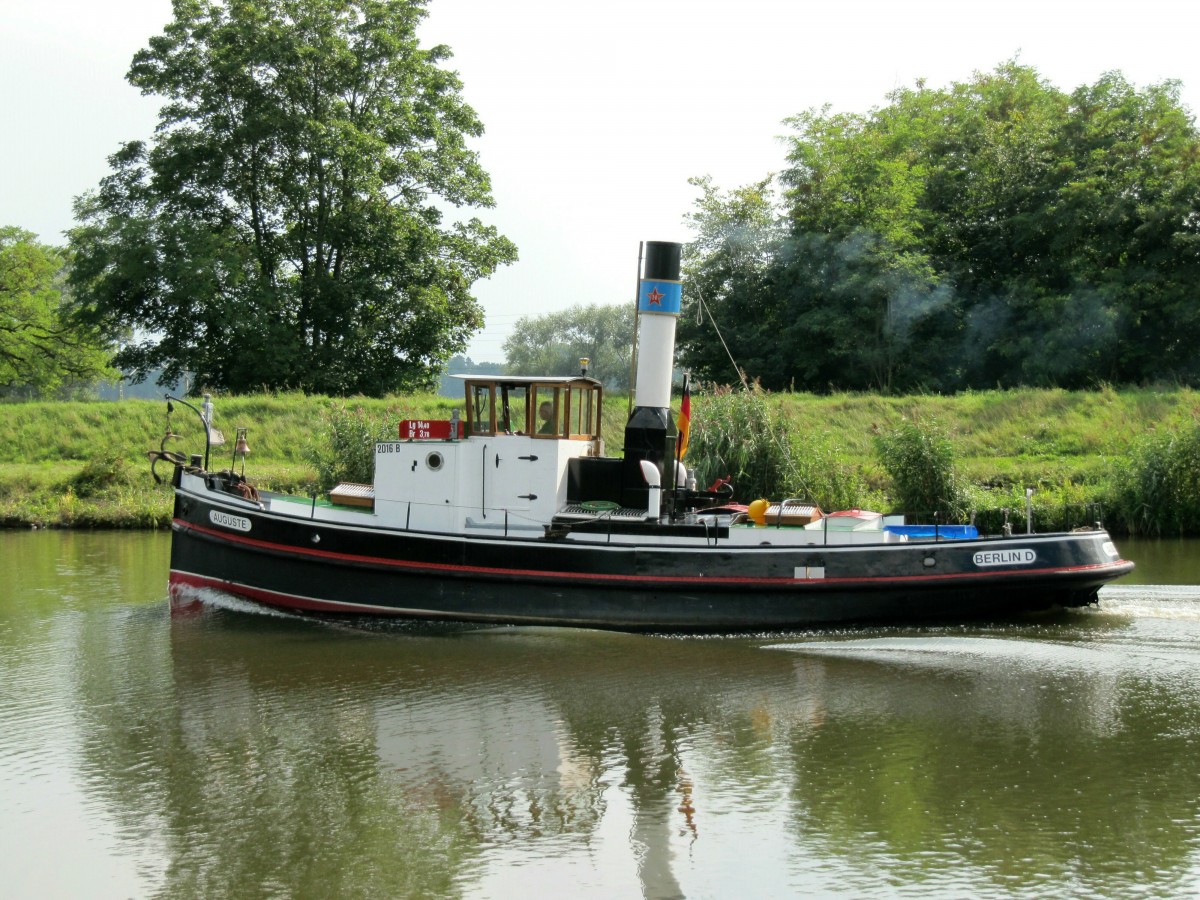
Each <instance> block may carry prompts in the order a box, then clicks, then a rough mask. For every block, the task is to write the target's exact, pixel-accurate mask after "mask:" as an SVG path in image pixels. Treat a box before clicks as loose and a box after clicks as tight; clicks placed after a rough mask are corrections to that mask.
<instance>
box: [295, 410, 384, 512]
mask: <svg viewBox="0 0 1200 900" xmlns="http://www.w3.org/2000/svg"><path fill="white" fill-rule="evenodd" d="M323 420H324V421H323V422H322V425H321V428H320V429H319V431H318V432H317V434H316V437H315V438H314V440H313V441H312V443H310V444H309V445H308V447H306V448H305V453H304V458H305V459H306V460H307V461H308V462H309V463H311V464H312V465H313V467H315V468H316V470H317V485H318V488H319V489H320V490H322V491H329V490H331V489H333V488H334V487H336V486H337V485H338V484H340V483H341V482H343V481H350V482H355V483H357V484H370V483H371V482H372V481H373V480H374V478H375V442H376V441H388V440H394V439H395V437H396V432H395V426H394V424H392V417H391V416H390V415H388V414H384V415H383V416H381V417H375V416H370V415H368V414H367V413H366V412H364V411H363V409H362V408H361V407H360V408H358V409H356V410H354V411H353V412H352V411H350V410H349V409H347V408H346V406H345V404H336V405H334V406H331V407H330V408H329V409H328V410H327V411H326V412H325V414H324V416H323Z"/></svg>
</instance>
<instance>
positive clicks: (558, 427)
mask: <svg viewBox="0 0 1200 900" xmlns="http://www.w3.org/2000/svg"><path fill="white" fill-rule="evenodd" d="M561 393H562V391H561V390H560V389H559V388H557V387H553V386H551V385H548V384H538V385H534V387H533V407H534V409H536V410H537V422H536V423H535V424H536V426H537V427H536V429H535V430H534V431H532V432H531V433H532V434H534V435H535V436H537V437H545V438H557V437H562V434H563V425H562V416H563V403H562V401H561V399H560V395H561Z"/></svg>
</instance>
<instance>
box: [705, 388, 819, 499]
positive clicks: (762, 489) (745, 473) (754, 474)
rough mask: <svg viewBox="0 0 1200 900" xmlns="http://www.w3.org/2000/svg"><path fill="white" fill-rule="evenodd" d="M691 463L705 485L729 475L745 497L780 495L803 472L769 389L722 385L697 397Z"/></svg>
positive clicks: (739, 492) (794, 485)
mask: <svg viewBox="0 0 1200 900" xmlns="http://www.w3.org/2000/svg"><path fill="white" fill-rule="evenodd" d="M686 464H687V465H688V466H689V467H691V468H694V469H695V470H696V481H697V483H698V484H699V485H700V486H701V487H704V486H706V485H708V484H711V483H712V482H713V481H715V480H716V479H718V478H729V479H731V480H732V482H733V487H734V489H735V491H736V494H737V496H738V497H739V498H741V499H743V500H754V499H756V498H758V497H774V498H779V497H780V496H781V495H784V494H789V495H790V494H791V493H792V492H793V491H794V490H795V489H796V487H797V481H798V478H797V476H798V472H797V467H796V461H795V459H794V457H793V455H792V448H791V445H790V443H789V441H788V435H787V431H786V429H785V428H784V427H783V425H782V424H781V423H780V422H779V420H778V419H777V417H776V415H775V413H774V412H773V411H772V409H771V407H770V405H769V404H768V403H767V397H766V392H765V391H763V390H762V389H761V388H759V387H758V386H757V385H755V386H754V387H753V388H752V389H751V390H750V391H741V390H734V389H732V388H728V387H718V388H716V389H715V390H714V391H713V392H712V393H710V394H705V395H703V396H700V397H693V402H692V423H691V433H690V437H689V443H688V455H687V459H686Z"/></svg>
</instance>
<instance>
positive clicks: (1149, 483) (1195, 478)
mask: <svg viewBox="0 0 1200 900" xmlns="http://www.w3.org/2000/svg"><path fill="white" fill-rule="evenodd" d="M1114 480H1115V482H1116V486H1115V489H1114V503H1115V506H1116V509H1115V510H1113V512H1114V513H1115V514H1116V516H1117V517H1118V518H1119V520H1120V521H1121V523H1122V524H1124V526H1125V527H1126V528H1127V529H1128V530H1129V533H1130V534H1146V535H1163V534H1169V535H1183V534H1197V533H1200V424H1197V423H1195V422H1193V423H1191V424H1189V425H1188V426H1185V427H1183V428H1181V429H1179V430H1167V431H1164V432H1160V433H1158V434H1154V435H1148V436H1145V437H1143V438H1141V439H1140V440H1137V441H1135V442H1134V443H1133V445H1132V446H1131V447H1130V449H1129V453H1128V455H1127V456H1126V458H1125V460H1123V461H1122V462H1120V463H1118V465H1117V469H1116V473H1115V476H1114Z"/></svg>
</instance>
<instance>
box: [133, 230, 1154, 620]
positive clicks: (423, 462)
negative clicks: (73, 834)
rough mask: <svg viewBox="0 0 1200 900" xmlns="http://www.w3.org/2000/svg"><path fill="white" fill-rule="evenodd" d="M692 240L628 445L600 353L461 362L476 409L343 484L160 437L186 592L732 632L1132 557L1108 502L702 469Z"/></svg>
mask: <svg viewBox="0 0 1200 900" xmlns="http://www.w3.org/2000/svg"><path fill="white" fill-rule="evenodd" d="M681 250H682V246H681V245H680V244H676V243H666V242H649V243H648V244H647V245H646V250H645V254H644V260H643V264H642V272H641V275H642V277H641V279H640V281H639V291H638V311H639V316H638V323H639V324H638V348H639V351H638V367H637V372H636V378H635V397H636V402H637V405H636V406H635V407H634V408H633V410H632V412H631V414H630V416H629V419H628V423H627V424H626V427H625V435H624V444H625V446H624V453H623V455H622V456H621V457H619V458H618V457H609V456H606V455H605V448H604V442H603V440H602V438H601V432H600V421H601V419H600V416H601V411H602V404H603V388H602V385H601V384H600V382H599V381H597V380H596V379H594V378H591V377H589V376H588V375H587V372H586V368H585V369H584V370H583V371H582V372H581V374H580V375H578V376H575V377H510V376H495V377H492V376H489V377H481V376H466V377H464V378H463V387H464V395H465V397H464V399H465V405H464V408H463V411H462V413H459V412H458V411H457V410H456V411H455V414H454V415H452V417H451V419H450V420H448V421H440V422H439V421H429V422H422V421H405V422H401V423H399V426H398V431H397V436H396V440H394V441H393V440H389V441H381V442H378V443H376V445H375V474H374V481H373V483H372V484H343V485H339V486H338V487H337V488H336V489H335V490H334V491H332V492H331V493H330V495H329V499H328V501H327V502H326V501H322V502H319V503H318V502H317V501H316V500H315V499H313V498H308V497H297V496H290V495H285V494H280V493H274V492H270V491H265V490H263V491H260V490H257V489H255V487H254V486H253V485H251V484H250V483H249V482H248V481H246V479H245V478H244V475H239V474H237V473H235V472H233V471H221V472H212V471H208V459H207V452H206V455H205V457H204V458H201V457H199V456H198V455H197V456H192V457H190V458H184V457H182V456H179V455H177V454H168V453H163V452H158V451H154V452H152V453H151V456H152V457H153V458H155V459H156V463H157V461H158V460H163V459H165V460H167V461H169V462H170V463H172V464H173V466H174V469H173V473H172V482H173V484H174V487H175V509H174V519H173V522H172V531H173V535H172V547H171V573H170V590H171V594H172V597H173V598H174V599H176V600H181V601H186V600H188V599H194V597H195V596H196V589H202V588H211V589H217V590H219V591H223V592H226V593H229V594H234V595H236V596H238V597H242V598H245V599H248V600H251V601H254V602H256V603H260V604H265V605H267V606H270V607H277V608H282V609H287V610H293V611H299V612H305V613H317V614H325V615H342V616H390V617H404V618H410V619H423V620H436V621H454V622H468V623H504V624H538V625H557V626H578V627H590V628H610V629H621V630H641V631H671V632H731V631H747V630H779V629H793V628H807V627H813V626H828V625H835V624H844V623H869V622H902V623H912V622H919V621H929V620H935V621H949V622H955V621H961V620H966V619H970V618H978V617H981V616H993V617H994V616H1008V615H1013V614H1018V613H1024V612H1029V611H1034V610H1042V609H1047V608H1050V607H1053V606H1064V607H1072V606H1082V605H1086V604H1089V603H1093V602H1095V601H1096V598H1097V591H1098V590H1099V588H1100V587H1101V585H1103V584H1105V583H1106V582H1109V581H1112V580H1113V579H1115V578H1118V577H1120V576H1121V575H1124V574H1126V573H1127V572H1129V571H1131V570H1132V569H1133V563H1131V562H1128V561H1126V560H1124V559H1122V558H1121V556H1120V554H1119V553H1118V551H1117V549H1116V547H1115V546H1114V544H1113V542H1112V540H1111V539H1110V537H1109V535H1108V533H1107V532H1105V531H1104V530H1103V528H1102V527H1100V525H1099V523H1096V525H1095V526H1094V527H1089V528H1086V529H1082V530H1076V531H1071V532H1062V533H1051V534H1034V533H1026V534H1021V535H1012V534H1011V533H1010V532H1011V529H1006V532H1009V533H1003V534H999V535H994V536H980V535H978V533H977V532H976V530H975V528H974V527H972V526H957V527H950V526H941V527H940V528H939V527H937V526H919V525H910V524H904V523H903V522H902V521H900V520H896V519H894V518H891V517H884V516H881V515H879V514H877V513H873V512H870V511H864V510H844V511H838V512H833V513H830V514H828V515H827V514H825V513H823V512H822V511H821V510H820V509H819V508H818V507H816V506H815V505H813V504H809V503H801V502H798V501H780V502H778V503H771V502H769V501H765V500H759V501H756V502H754V503H751V504H750V505H749V507H748V508H739V507H735V506H731V505H730V499H731V498H730V495H729V494H728V492H727V490H725V489H720V488H718V489H716V490H700V489H697V488H696V487H695V486H694V485H693V484H689V482H688V479H687V473H686V471H685V470H684V468H683V466H682V465H681V464H680V463H679V461H678V458H677V454H676V442H677V439H678V438H679V434H678V432H677V429H676V422H675V420H674V418H673V417H672V414H671V409H670V398H671V375H672V360H673V354H674V339H675V323H676V318H677V317H678V315H679V310H680V301H681V282H680V256H681ZM188 405H190V404H188ZM193 409H194V407H193ZM197 412H199V411H197ZM202 417H203V415H202ZM208 427H209V425H208V422H207V421H206V428H208ZM241 437H242V435H240V434H239V439H240V438H241ZM743 510H744V511H743Z"/></svg>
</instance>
